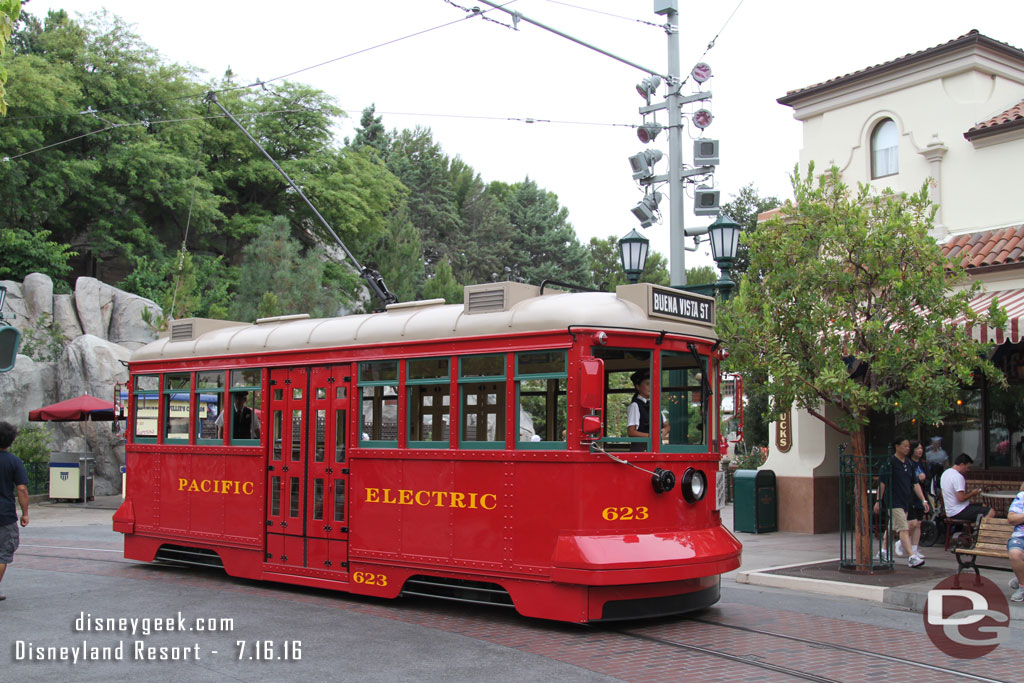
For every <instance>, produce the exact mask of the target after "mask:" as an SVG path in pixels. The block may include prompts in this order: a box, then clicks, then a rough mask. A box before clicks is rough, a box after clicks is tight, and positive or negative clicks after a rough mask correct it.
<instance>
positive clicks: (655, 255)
mask: <svg viewBox="0 0 1024 683" xmlns="http://www.w3.org/2000/svg"><path fill="white" fill-rule="evenodd" d="M588 252H589V257H590V273H591V278H592V280H593V282H594V286H595V287H597V288H599V289H603V290H604V291H608V292H614V291H615V288H616V287H617V286H619V285H624V284H627V283H628V282H629V281H628V280H627V279H626V271H624V270H623V269H622V257H621V256H620V254H619V238H617V237H615V236H614V235H610V236H608V237H606V238H604V239H601V238H599V237H591V238H590V244H589V245H588ZM640 282H650V283H653V284H656V285H668V284H669V272H668V263H667V262H666V260H665V257H664V256H662V255H661V254H660V253H659V252H657V251H654V250H650V251H648V252H647V263H646V264H644V270H643V272H642V273H641V274H640Z"/></svg>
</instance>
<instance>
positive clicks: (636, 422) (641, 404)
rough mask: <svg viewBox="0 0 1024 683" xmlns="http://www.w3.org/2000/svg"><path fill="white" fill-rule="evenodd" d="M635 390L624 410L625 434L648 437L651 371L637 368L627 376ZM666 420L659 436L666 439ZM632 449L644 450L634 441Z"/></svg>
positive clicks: (667, 425) (642, 446)
mask: <svg viewBox="0 0 1024 683" xmlns="http://www.w3.org/2000/svg"><path fill="white" fill-rule="evenodd" d="M629 379H630V380H632V382H633V387H634V389H635V390H636V391H635V392H634V394H633V400H632V401H630V403H629V409H628V410H627V411H626V436H631V437H649V436H650V435H651V373H650V372H649V371H647V370H637V371H636V372H634V373H633V374H632V375H630V377H629ZM669 429H670V427H669V423H668V420H663V421H662V424H661V438H662V439H663V440H664V439H667V438H668V435H669ZM631 450H633V451H645V450H647V449H646V448H644V444H642V443H634V444H632V446H631Z"/></svg>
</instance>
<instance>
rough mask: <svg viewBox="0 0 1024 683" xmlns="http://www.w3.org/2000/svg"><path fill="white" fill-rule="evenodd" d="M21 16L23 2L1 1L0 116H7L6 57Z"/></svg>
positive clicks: (15, 0)
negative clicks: (5, 88) (9, 42)
mask: <svg viewBox="0 0 1024 683" xmlns="http://www.w3.org/2000/svg"><path fill="white" fill-rule="evenodd" d="M19 14H21V0H0V116H6V115H7V100H6V99H4V97H5V95H6V92H5V91H4V84H5V83H7V69H5V68H4V63H3V59H4V55H6V54H7V43H8V41H10V39H11V31H12V30H13V29H14V22H16V21H18V15H19Z"/></svg>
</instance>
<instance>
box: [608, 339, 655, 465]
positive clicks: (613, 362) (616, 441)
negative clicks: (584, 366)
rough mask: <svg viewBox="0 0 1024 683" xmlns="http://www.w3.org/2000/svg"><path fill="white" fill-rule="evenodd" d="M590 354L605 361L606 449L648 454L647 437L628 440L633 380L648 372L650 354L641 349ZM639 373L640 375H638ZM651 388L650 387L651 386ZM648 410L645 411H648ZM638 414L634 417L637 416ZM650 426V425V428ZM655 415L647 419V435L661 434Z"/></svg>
mask: <svg viewBox="0 0 1024 683" xmlns="http://www.w3.org/2000/svg"><path fill="white" fill-rule="evenodd" d="M593 354H594V356H596V357H597V358H600V359H601V360H603V361H604V367H605V373H606V375H607V380H606V381H605V387H606V389H605V391H606V392H607V396H606V399H605V437H604V439H603V441H604V443H605V448H607V449H608V450H616V451H625V450H635V451H649V450H651V440H650V437H631V436H629V424H628V423H629V412H630V410H629V406H630V404H631V403H632V402H633V396H634V394H635V392H636V387H635V386H634V384H633V379H634V378H639V377H643V376H644V375H645V374H646V375H648V376H649V375H650V372H651V352H650V351H646V350H642V349H614V348H595V349H593ZM637 373H639V374H637ZM652 384H653V383H652ZM649 410H650V408H649V407H648V411H649ZM639 412H640V411H639V410H637V413H638V414H639ZM652 423H653V424H652ZM659 424H660V422H659V421H658V416H657V415H649V416H648V426H649V428H650V429H651V432H649V433H660V427H659V426H658V425H659Z"/></svg>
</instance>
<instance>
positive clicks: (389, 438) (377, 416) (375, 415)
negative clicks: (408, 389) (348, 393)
mask: <svg viewBox="0 0 1024 683" xmlns="http://www.w3.org/2000/svg"><path fill="white" fill-rule="evenodd" d="M359 391H360V400H359V406H360V407H359V418H360V419H359V421H360V424H361V429H360V434H359V442H360V443H361V444H364V445H369V446H397V445H398V361H397V360H385V361H370V362H366V363H360V364H359Z"/></svg>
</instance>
